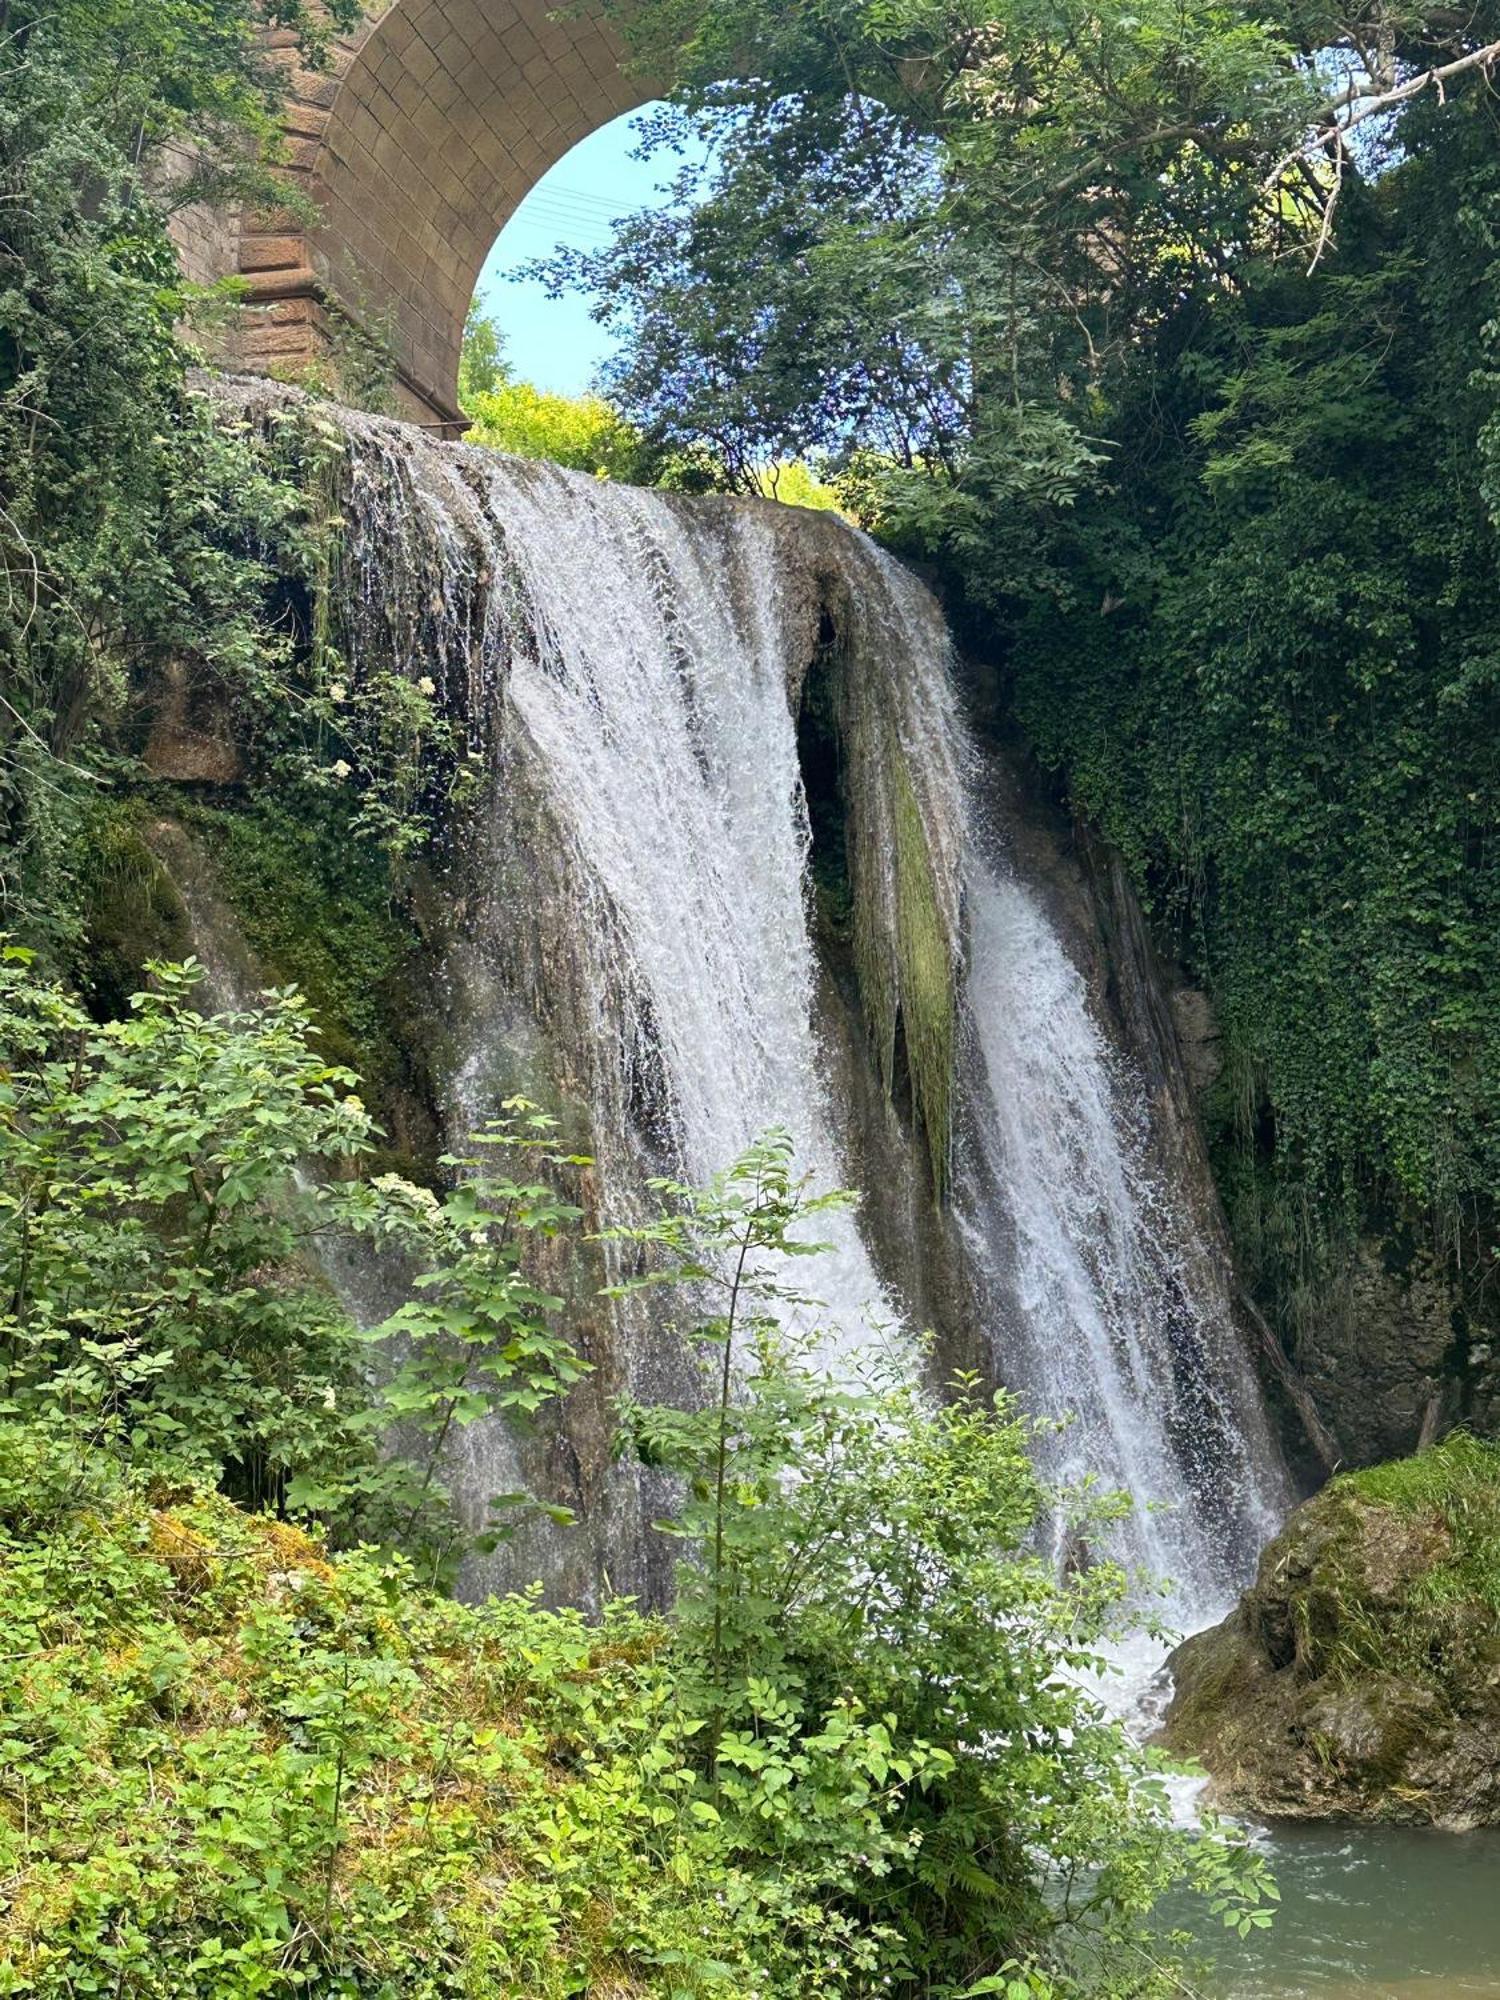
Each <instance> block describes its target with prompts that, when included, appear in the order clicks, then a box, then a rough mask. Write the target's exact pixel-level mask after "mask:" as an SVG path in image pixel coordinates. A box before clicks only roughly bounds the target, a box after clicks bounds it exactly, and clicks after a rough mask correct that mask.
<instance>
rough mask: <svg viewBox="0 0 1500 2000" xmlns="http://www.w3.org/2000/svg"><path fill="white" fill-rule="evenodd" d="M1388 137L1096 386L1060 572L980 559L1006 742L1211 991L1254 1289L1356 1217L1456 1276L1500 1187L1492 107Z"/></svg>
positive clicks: (1227, 1160) (1322, 1253) (1335, 1257)
mask: <svg viewBox="0 0 1500 2000" xmlns="http://www.w3.org/2000/svg"><path fill="white" fill-rule="evenodd" d="M1404 136H1405V138H1406V140H1407V144H1408V147H1409V157H1408V158H1407V159H1406V160H1405V161H1404V162H1403V163H1401V164H1400V165H1399V166H1397V167H1396V168H1394V169H1393V170H1392V171H1390V172H1389V173H1388V174H1386V175H1385V176H1384V177H1383V178H1381V179H1380V180H1378V181H1377V182H1376V183H1375V184H1374V185H1372V186H1369V187H1365V188H1362V189H1359V190H1356V191H1354V192H1353V193H1352V194H1351V195H1350V198H1349V200H1348V202H1347V205H1346V207H1345V210H1344V214H1343V218H1342V223H1343V233H1342V236H1341V239H1340V247H1339V250H1338V253H1337V255H1336V257H1335V258H1334V259H1333V260H1332V262H1331V264H1330V266H1329V268H1328V269H1327V270H1324V271H1319V272H1318V273H1316V274H1314V275H1312V276H1309V275H1308V274H1307V272H1306V270H1305V267H1298V266H1291V267H1288V266H1286V265H1281V266H1269V267H1264V268H1259V269H1255V270H1252V271H1249V272H1247V273H1246V276H1245V281H1244V283H1243V284H1242V285H1241V287H1240V288H1239V290H1238V292H1237V293H1236V294H1234V295H1229V294H1226V295H1225V296H1224V298H1223V299H1222V300H1220V301H1218V302H1217V303H1216V304H1215V305H1214V306H1213V307H1212V309H1210V310H1207V311H1205V312H1204V313H1203V314H1202V316H1201V317H1200V319H1199V320H1198V322H1197V323H1196V324H1195V325H1194V326H1193V327H1192V328H1191V329H1190V331H1187V330H1185V334H1184V337H1183V338H1182V339H1181V340H1180V341H1179V343H1178V345H1177V348H1176V351H1175V352H1167V353H1164V354H1162V355H1160V356H1159V357H1158V359H1157V361H1156V364H1155V365H1154V367H1153V368H1152V369H1151V370H1150V372H1149V374H1147V375H1146V376H1145V377H1144V379H1142V381H1141V382H1140V383H1139V384H1138V385H1137V387H1136V389H1135V390H1134V392H1133V393H1132V395H1131V396H1130V397H1128V398H1126V399H1125V400H1123V401H1122V403H1121V405H1120V408H1119V409H1118V410H1117V411H1116V412H1115V413H1113V425H1114V428H1115V429H1116V430H1117V432H1118V434H1119V435H1120V436H1122V437H1123V438H1125V439H1126V440H1128V445H1127V448H1126V449H1125V451H1124V452H1123V453H1122V455H1121V458H1120V462H1119V467H1118V475H1117V478H1116V480H1115V483H1114V487H1113V490H1112V492H1111V493H1110V494H1109V496H1108V497H1107V498H1106V499H1101V500H1100V501H1098V502H1097V503H1085V505H1084V506H1083V507H1082V509H1081V511H1080V516H1079V518H1078V520H1077V522H1076V523H1075V524H1073V525H1072V526H1071V527H1070V528H1069V530H1068V532H1067V533H1066V535H1065V536H1060V537H1059V538H1058V541H1057V543H1056V544H1055V551H1056V553H1057V557H1058V567H1059V571H1060V573H1061V574H1062V576H1063V577H1064V578H1065V579H1066V582H1065V585H1064V587H1063V588H1062V589H1061V590H1060V591H1059V592H1057V593H1055V594H1053V595H1052V596H1050V597H1049V598H1048V599H1046V600H1038V601H1035V602H1033V603H1032V604H1030V605H1027V606H1025V607H1021V608H1019V609H1018V608H1017V606H1016V605H1015V603H1014V601H1012V603H1011V604H1010V605H1009V606H1005V605H1004V604H1003V601H1002V600H1003V594H1004V580H1003V579H1001V578H996V579H990V580H989V591H990V598H991V601H992V602H1000V603H1001V609H1002V616H1007V615H1013V616H1014V624H1013V628H1012V629H1013V632H1014V646H1013V652H1012V655H1011V671H1010V684H1011V687H1012V691H1013V695H1014V701H1015V707H1016V711H1017V713H1018V715H1019V717H1020V719H1021V721H1022V723H1023V725H1024V727H1025V728H1026V730H1027V732H1028V734H1029V736H1030V738H1031V740H1032V742H1033V743H1034V744H1035V746H1036V748H1037V751H1038V753H1039V755H1040V756H1041V758H1042V759H1043V761H1044V762H1045V763H1047V764H1048V765H1049V766H1051V767H1052V768H1053V769H1055V770H1056V771H1057V772H1058V773H1059V774H1061V775H1062V776H1063V778H1064V780H1065V782H1066V785H1067V787H1068V790H1069V792H1070V794H1071V797H1072V799H1073V801H1074V803H1075V805H1076V806H1077V807H1078V808H1079V809H1081V810H1082V811H1084V812H1085V813H1087V814H1088V815H1090V816H1091V817H1093V818H1094V819H1096V820H1097V821H1099V822H1100V823H1101V824H1102V825H1103V827H1104V828H1105V830H1106V831H1107V833H1108V834H1109V835H1110V836H1111V837H1112V838H1113V839H1114V840H1115V841H1116V842H1118V843H1119V845H1120V846H1121V847H1122V848H1123V849H1124V851H1125V853H1126V854H1127V856H1128V857H1129V859H1130V861H1131V863H1132V866H1133V867H1134V870H1135V872H1136V876H1137V880H1138V881H1139V882H1140V883H1141V885H1142V886H1143V887H1144V888H1145V889H1146V891H1147V892H1148V894H1149V896H1150V899H1151V902H1152V905H1153V907H1154V910H1155V912H1156V914H1157V916H1158V917H1159V918H1160V920H1161V922H1162V924H1163V927H1164V930H1165V932H1166V934H1167V935H1168V936H1169V937H1171V938H1172V939H1173V940H1174V941H1175V942H1176V944H1177V945H1178V947H1179V949H1180V951H1181V953H1182V955H1183V956H1184V958H1185V959H1186V961H1187V962H1188V964H1189V965H1190V967H1191V968H1192V969H1193V971H1194V972H1195V973H1196V974H1197V975H1198V976H1199V977H1200V978H1201V979H1202V980H1204V981H1205V982H1206V983H1207V984H1208V985H1209V986H1210V988H1211V989H1212V991H1213V992H1214V994H1215V995H1216V997H1217V999H1218V1002H1219V1007H1220V1011H1221V1015H1222V1025H1223V1029H1224V1036H1225V1052H1226V1058H1227V1066H1226V1073H1225V1076H1224V1078H1223V1080H1222V1081H1221V1084H1220V1086H1219V1095H1218V1107H1217V1108H1218V1117H1219V1144H1220V1157H1221V1162H1222V1165H1223V1168H1224V1176H1225V1183H1226V1186H1227V1187H1228V1189H1229V1190H1230V1192H1231V1195H1232V1197H1233V1205H1234V1208H1235V1212H1236V1215H1237V1217H1238V1220H1239V1223H1240V1228H1241V1235H1242V1240H1243V1242H1244V1244H1245V1247H1246V1248H1247V1249H1248V1250H1249V1251H1250V1252H1251V1253H1252V1255H1253V1258H1254V1260H1255V1263H1256V1264H1257V1266H1258V1267H1259V1269H1260V1271H1261V1273H1262V1275H1263V1276H1265V1277H1266V1279H1267V1280H1268V1282H1269V1283H1270V1285H1271V1287H1272V1289H1273V1290H1274V1291H1277V1292H1278V1293H1279V1294H1280V1295H1281V1297H1282V1298H1283V1301H1284V1302H1285V1301H1286V1300H1288V1299H1290V1298H1291V1296H1292V1295H1293V1294H1294V1293H1295V1292H1297V1291H1298V1290H1299V1288H1301V1287H1302V1286H1304V1285H1306V1284H1307V1283H1308V1282H1309V1281H1311V1282H1312V1283H1313V1284H1314V1287H1316V1284H1317V1282H1318V1281H1319V1280H1320V1279H1326V1278H1327V1277H1329V1276H1330V1275H1331V1274H1333V1273H1335V1272H1336V1271H1337V1269H1338V1266H1339V1259H1340V1253H1341V1247H1342V1245H1343V1244H1344V1243H1345V1242H1346V1241H1347V1239H1348V1238H1349V1236H1350V1235H1351V1234H1352V1233H1353V1232H1355V1231H1356V1230H1360V1229H1364V1228H1374V1229H1375V1230H1376V1231H1377V1232H1380V1233H1390V1232H1391V1231H1393V1230H1394V1229H1395V1228H1397V1227H1398V1226H1401V1227H1406V1228H1414V1229H1415V1230H1416V1231H1417V1232H1418V1234H1419V1235H1421V1236H1425V1237H1427V1238H1428V1239H1429V1240H1431V1241H1432V1242H1434V1243H1435V1244H1436V1245H1437V1246H1439V1247H1440V1248H1441V1249H1443V1250H1444V1251H1447V1252H1451V1253H1453V1254H1454V1255H1455V1257H1461V1258H1462V1261H1463V1262H1464V1263H1466V1264H1467V1263H1469V1262H1471V1261H1472V1253H1473V1250H1474V1249H1475V1247H1476V1246H1477V1248H1478V1250H1479V1251H1480V1253H1481V1265H1480V1269H1479V1271H1478V1273H1477V1275H1478V1277H1479V1278H1480V1279H1481V1280H1482V1279H1483V1277H1484V1275H1485V1273H1486V1271H1487V1270H1488V1261H1487V1260H1488V1257H1489V1254H1490V1246H1489V1242H1488V1236H1487V1231H1486V1229H1485V1226H1484V1225H1485V1223H1486V1221H1487V1218H1488V1217H1489V1215H1490V1213H1491V1212H1492V1208H1493V1203H1494V1199H1495V1196H1496V1193H1497V1190H1500V1118H1497V1114H1500V1095H1497V1093H1500V1063H1497V1056H1500V1014H1497V1010H1496V1006H1495V997H1494V996H1495V994H1496V992H1497V991H1500V876H1497V872H1496V855H1495V835H1496V816H1497V808H1500V704H1497V669H1500V620H1497V617H1496V611H1495V592H1494V578H1495V565H1496V557H1497V543H1496V533H1495V514H1494V502H1495V497H1496V495H1495V486H1494V480H1493V473H1492V471H1491V470H1490V465H1491V458H1492V453H1493V441H1494V436H1495V416H1494V411H1495V394H1494V390H1495V382H1496V378H1495V376H1494V374H1493V372H1492V370H1491V369H1490V367H1489V365H1488V355H1489V352H1490V348H1491V345H1492V341H1493V332H1492V327H1493V320H1494V315H1495V311H1496V307H1497V304H1500V266H1497V264H1496V261H1495V232H1496V228H1497V225H1500V170H1497V167H1496V164H1495V160H1496V154H1495V138H1496V120H1495V111H1494V108H1493V100H1492V99H1491V98H1490V97H1489V96H1487V95H1485V94H1482V93H1476V94H1475V95H1474V96H1473V97H1471V98H1468V99H1466V100H1465V102H1464V103H1463V105H1462V106H1460V107H1457V108H1449V109H1448V110H1447V111H1446V112H1444V113H1438V112H1433V113H1431V114H1428V115H1425V116H1423V117H1416V116H1413V117H1411V118H1410V119H1409V120H1408V123H1407V126H1406V128H1405V132H1404ZM1476 364H1478V365H1477V366H1476ZM1476 1230H1477V1232H1478V1233H1477V1237H1476Z"/></svg>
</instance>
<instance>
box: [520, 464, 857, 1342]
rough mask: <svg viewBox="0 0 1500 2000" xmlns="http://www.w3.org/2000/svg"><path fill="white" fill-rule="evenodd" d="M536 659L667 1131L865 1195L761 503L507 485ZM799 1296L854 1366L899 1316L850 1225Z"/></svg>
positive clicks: (572, 815)
mask: <svg viewBox="0 0 1500 2000" xmlns="http://www.w3.org/2000/svg"><path fill="white" fill-rule="evenodd" d="M488 480H489V493H488V504H489V507H490V509H491V511H492V513H493V515H494V517H495V518H496V519H498V520H500V521H501V522H503V525H504V538H505V541H504V546H505V559H506V562H507V565H508V567H509V571H510V574H511V577H512V579H513V583H514V587H515V589H516V591H517V593H518V596H519V598H520V600H521V603H522V604H523V605H524V616H523V617H521V618H520V619H518V620H517V623H518V624H520V625H524V627H525V629H527V630H529V631H530V633H531V634H532V635H533V640H534V643H533V644H532V645H531V646H530V647H528V648H524V649H522V650H520V651H518V652H516V653H515V654H514V655H513V657H512V660H511V668H510V678H509V700H510V703H511V704H512V706H513V708H514V711H515V714H516V716H517V717H518V718H519V721H520V723H521V724H522V726H523V727H524V729H525V732H526V735H527V737H528V738H529V741H530V744H531V747H532V749H533V751H534V752H535V755H536V757H537V759H538V761H539V763H540V766H541V768H542V769H543V771H544V772H545V774H546V783H547V787H548V791H549V793H550V797H551V803H552V808H553V812H554V814H555V817H556V818H557V820H558V821H559V823H561V824H562V825H564V826H566V827H567V828H568V829H569V831H570V834H571V836H572V838H573V840H574V841H575V842H576V845H577V851H578V856H579V860H580V864H581V865H582V866H584V867H585V868H586V869H587V870H588V872H589V875H590V877H591V878H592V879H593V880H594V881H595V882H597V884H598V885H599V887H600V888H601V889H602V891H603V894H604V896H605V897H606V898H607V900H608V904H609V908H610V912H611V922H610V925H609V927H608V930H609V934H610V935H612V936H613V937H615V938H617V939H618V940H619V941H620V943H621V946H622V948H623V949H624V950H625V951H626V952H627V953H628V957H629V961H630V963H629V966H628V968H627V969H626V977H627V979H628V983H629V984H630V986H631V987H632V989H633V990H634V991H636V992H637V993H638V994H639V995H640V996H641V1000H642V1002H643V1004H644V1007H645V1008H646V1010H647V1012H648V1015H649V1041H650V1059H651V1060H653V1061H654V1064H655V1067H656V1069H657V1074H658V1088H657V1091H656V1093H655V1095H656V1099H657V1101H658V1103H659V1105H660V1111H661V1121H662V1124H663V1126H664V1127H665V1129H664V1130H663V1131H661V1132H660V1133H659V1134H658V1135H657V1136H658V1138H659V1139H660V1140H661V1141H662V1142H664V1143H665V1145H666V1146H667V1148H668V1149H669V1150H670V1151H671V1152H672V1153H673V1154H675V1156H676V1158H677V1160H678V1162H679V1165H680V1168H681V1170H682V1171H683V1173H684V1174H685V1175H686V1176H687V1177H688V1178H689V1179H692V1180H703V1179H706V1178H707V1177H708V1176H709V1175H711V1174H713V1173H715V1172H718V1171H719V1170H721V1169H722V1168H724V1167H726V1166H728V1165H729V1164H730V1163H731V1162H732V1161H733V1160H734V1159H735V1158H736V1156H737V1155H738V1154H739V1153H741V1152H742V1151H743V1150H744V1149H745V1147H746V1146H748V1145H749V1144H750V1143H751V1142H752V1141H753V1140H754V1139H755V1138H757V1137H758V1136H759V1135H760V1134H762V1133H763V1132H765V1131H767V1130H768V1129H770V1128H772V1127H780V1128H783V1129H784V1130H786V1131H787V1132H788V1133H790V1134H791V1136H792V1139H793V1142H794V1144H795V1148H796V1155H797V1160H798V1163H799V1165H800V1166H801V1167H802V1168H803V1169H804V1170H805V1171H806V1172H808V1173H810V1174H811V1175H813V1176H814V1178H815V1179H816V1180H817V1181H818V1182H820V1183H822V1184H824V1185H828V1184H838V1183H839V1182H840V1181H842V1179H843V1178H844V1176H843V1172H842V1162H841V1160H840V1158H839V1152H838V1148H837V1146H836V1144H835V1141H834V1137H833V1120H832V1117H831V1114H830V1105H829V1102H828V1097H827V1089H826V1083H825V1080H824V1077H823V1075H822V1073H821V1067H820V1058H819V1049H818V1045H817V1041H816V1037H815V1033H814V1027H813V992H814V981H815V965H814V954H813V946H812V941H811V937H810V935H809V928H808V917H807V908H806V895H805V872H806V867H807V856H808V845H809V835H808V821H807V811H806V805H805V802H804V799H803V796H802V789H801V784H800V779H799V773H798V760H797V738H796V725H795V718H794V713H793V707H792V703H793V700H794V698H795V689H796V687H797V684H798V681H799V677H800V673H801V671H802V669H803V668H804V667H805V665H806V662H805V660H799V659H797V658H796V657H794V655H793V653H792V650H791V641H792V639H793V637H794V635H795V634H796V632H797V630H798V628H799V623H800V621H799V619H798V618H797V617H796V616H794V615H793V613H792V608H791V606H790V605H789V603H788V592H789V590H790V589H791V588H792V585H793V582H794V579H793V578H792V577H791V576H790V575H789V574H788V571H787V567H786V564H785V563H784V561H783V560H782V544H781V542H780V540H779V538H778V536H777V535H776V534H775V533H774V532H773V529H772V526H771V522H770V521H769V519H768V518H767V517H766V515H765V514H763V513H762V512H761V511H759V510H756V509H752V508H742V509H723V508H720V509H716V510H714V511H713V512H712V513H706V512H704V511H703V510H699V511H697V512H693V511H689V510H684V509H680V508H677V507H673V506H672V505H670V504H668V503H666V502H664V501H663V500H662V499H661V498H659V497H658V496H655V495H653V494H649V493H645V492H641V491H638V490H635V489H632V488H628V487H618V486H612V485H608V484H605V483H602V482H597V481H595V482H589V481H582V480H578V479H574V478H569V477H568V476H566V475H564V474H562V473H559V472H557V471H555V470H554V469H552V468H545V467H535V466H530V467H516V466H514V465H511V464H509V463H506V462H503V461H502V462H497V463H493V464H491V465H490V466H489V468H488ZM819 1234H820V1236H822V1237H824V1238H826V1239H827V1241H828V1244H829V1248H828V1250H827V1251H826V1252H825V1253H824V1254H822V1255H820V1256H819V1257H818V1258H817V1259H816V1260H815V1261H813V1262H812V1263H811V1264H810V1265H808V1266H807V1267H806V1268H805V1270H799V1280H800V1281H801V1283H802V1285H803V1288H804V1289H805V1290H807V1291H808V1292H809V1293H811V1294H814V1295H816V1296H819V1297H820V1298H821V1299H822V1300H823V1301H824V1303H825V1305H826V1307H827V1311H826V1312H825V1313H823V1314H820V1315H819V1316H818V1319H819V1326H818V1331H819V1334H820V1336H821V1344H820V1358H821V1359H822V1361H823V1362H824V1364H825V1365H829V1366H833V1367H836V1368H837V1367H843V1366H845V1365H847V1364H848V1363H849V1361H850V1360H851V1359H852V1357H853V1355H854V1354H855V1353H856V1352H857V1351H858V1350H859V1349H860V1348H861V1347H862V1346H865V1345H867V1344H868V1342H869V1340H870V1338H871V1334H870V1331H869V1329H870V1328H871V1326H872V1325H876V1324H878V1325H882V1326H889V1325H891V1324H892V1323H893V1322H894V1320H895V1318H896V1313H895V1310H894V1308H893V1307H892V1305H891V1303H890V1301H889V1299H888V1298H887V1297H886V1296H885V1295H884V1293H883V1291H882V1288H881V1286H880V1284H879V1282H878V1280H877V1278H876V1274H875V1270H874V1266H873V1264H872V1262H871V1259H870V1256H869V1253H868V1251H867V1249H866V1246H865V1244H864V1242H863V1240H862V1239H861V1236H860V1233H859V1229H858V1226H857V1224H856V1223H855V1221H854V1220H853V1218H852V1217H850V1216H848V1215H845V1214H837V1213H835V1214H832V1215H829V1216H827V1217H824V1218H820V1223H819Z"/></svg>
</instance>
